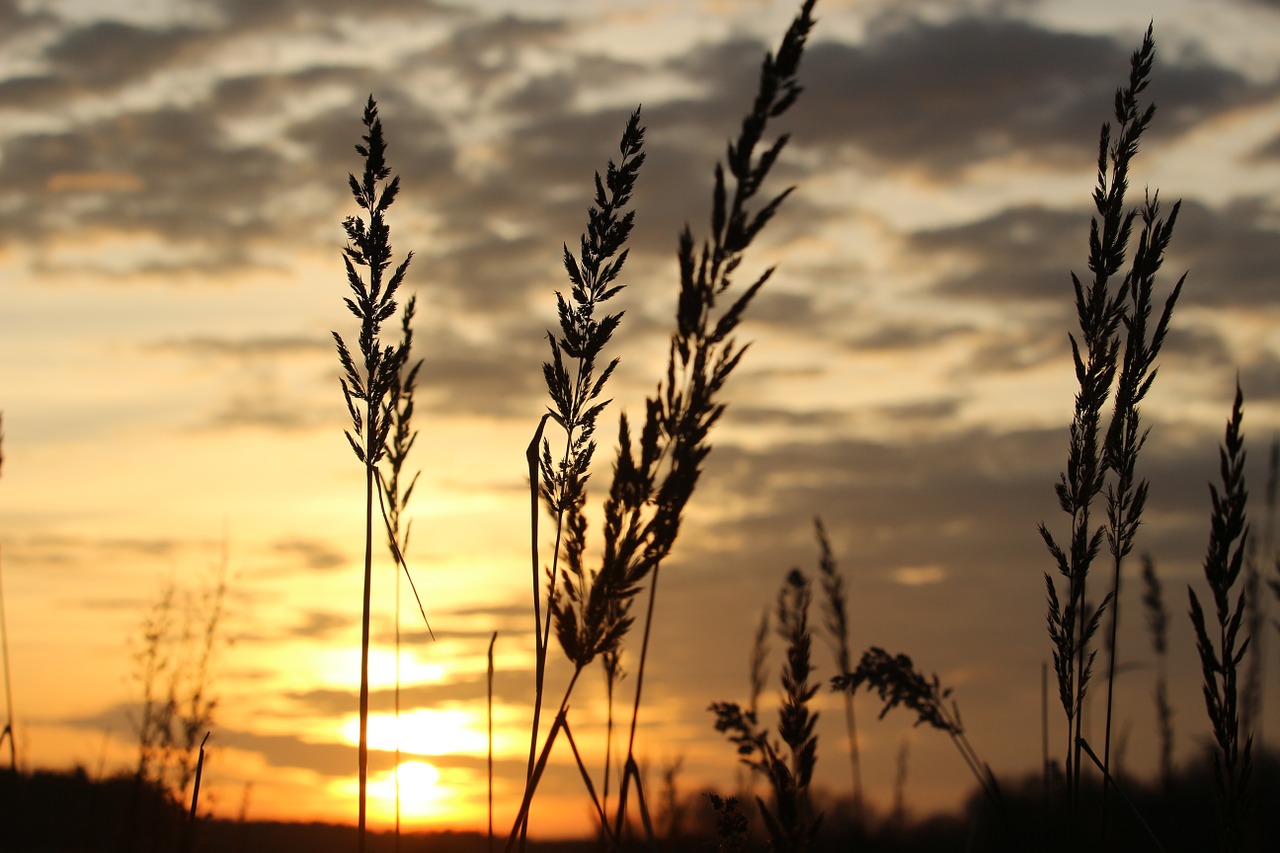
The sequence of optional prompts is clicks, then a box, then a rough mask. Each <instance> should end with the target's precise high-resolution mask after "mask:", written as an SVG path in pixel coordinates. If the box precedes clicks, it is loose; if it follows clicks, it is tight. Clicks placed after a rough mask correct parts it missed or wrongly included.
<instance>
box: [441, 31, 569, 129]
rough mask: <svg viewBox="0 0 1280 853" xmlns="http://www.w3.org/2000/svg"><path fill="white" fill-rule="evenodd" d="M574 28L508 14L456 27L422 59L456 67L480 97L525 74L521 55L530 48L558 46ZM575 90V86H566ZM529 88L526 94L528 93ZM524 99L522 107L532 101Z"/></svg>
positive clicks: (463, 80)
mask: <svg viewBox="0 0 1280 853" xmlns="http://www.w3.org/2000/svg"><path fill="white" fill-rule="evenodd" d="M569 32H571V27H570V26H569V24H568V23H567V22H565V21H557V20H535V19H532V18H522V17H519V16H516V15H510V14H508V15H504V16H503V17H501V18H498V19H496V20H482V21H475V22H473V23H468V24H465V25H463V26H460V27H458V28H457V29H455V30H454V31H453V32H452V33H451V34H450V36H449V38H448V39H446V40H444V41H443V42H441V44H439V45H438V46H436V47H434V48H432V49H431V50H429V51H427V52H425V53H424V54H423V56H422V57H421V60H422V61H423V62H425V63H427V64H430V65H432V66H435V67H439V66H441V65H443V66H446V67H448V68H450V69H452V70H454V71H455V72H456V73H457V75H458V79H459V81H460V83H461V85H463V86H465V87H466V88H467V91H468V94H469V95H471V96H472V97H480V96H483V95H485V94H486V93H488V92H489V91H490V90H492V89H494V88H495V87H498V86H499V84H510V82H511V81H512V80H513V79H518V78H520V77H522V76H523V75H524V70H523V69H522V68H521V64H520V63H521V59H522V58H523V56H524V54H525V53H526V52H528V51H529V49H530V48H542V49H548V50H554V49H557V48H558V46H559V44H560V42H561V40H562V39H563V38H564V36H566V35H567V34H568V33H569ZM566 91H567V92H572V91H573V88H572V87H571V88H569V89H567V90H566ZM528 94H529V93H528V91H527V90H526V91H525V92H524V94H523V96H522V97H523V98H527V97H528ZM515 100H516V101H517V102H520V104H519V105H520V106H521V108H525V109H527V108H531V107H533V106H535V105H534V104H532V103H528V102H521V98H520V97H518V98H516V99H515Z"/></svg>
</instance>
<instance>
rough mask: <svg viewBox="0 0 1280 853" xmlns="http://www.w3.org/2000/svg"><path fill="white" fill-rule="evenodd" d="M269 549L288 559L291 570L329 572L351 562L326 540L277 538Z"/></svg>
mask: <svg viewBox="0 0 1280 853" xmlns="http://www.w3.org/2000/svg"><path fill="white" fill-rule="evenodd" d="M271 550H272V551H273V552H275V553H276V554H280V555H281V556H282V557H283V558H284V559H286V560H287V561H288V563H289V566H290V570H291V571H300V572H329V571H333V570H335V569H341V568H344V567H346V566H349V565H350V564H351V563H350V560H349V559H348V558H347V555H346V554H344V553H343V552H341V551H339V550H337V549H336V548H334V547H333V545H332V544H331V543H330V542H329V541H327V540H323V541H322V540H319V539H304V538H293V539H278V540H276V541H275V542H273V543H272V544H271Z"/></svg>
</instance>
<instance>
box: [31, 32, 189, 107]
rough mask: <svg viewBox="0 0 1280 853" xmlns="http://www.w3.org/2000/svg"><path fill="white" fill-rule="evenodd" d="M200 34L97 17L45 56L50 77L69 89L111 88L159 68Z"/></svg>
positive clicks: (173, 58) (53, 46) (156, 70)
mask: <svg viewBox="0 0 1280 853" xmlns="http://www.w3.org/2000/svg"><path fill="white" fill-rule="evenodd" d="M201 38H202V34H201V33H199V32H198V31H196V30H188V29H172V30H151V29H143V28H140V27H134V26H131V25H129V24H123V23H118V22H116V21H101V22H98V23H94V24H90V25H89V26H87V27H83V28H81V29H76V30H71V31H70V32H68V33H67V34H66V35H65V36H64V37H63V38H62V39H61V40H59V41H58V42H57V43H55V44H54V45H52V46H51V47H49V49H48V50H47V51H46V52H45V56H46V58H47V59H48V60H49V61H50V62H51V63H52V64H53V66H54V68H55V69H56V72H55V73H56V79H58V80H59V81H61V82H65V83H66V84H67V85H68V86H70V87H72V88H73V89H75V90H79V91H83V90H86V89H88V90H95V89H111V88H115V87H117V86H120V85H121V84H123V83H127V82H130V81H132V80H136V79H139V78H143V77H146V76H149V75H151V74H154V73H156V72H159V71H162V70H164V69H165V68H167V67H168V66H170V65H171V64H172V63H173V62H174V61H175V60H177V59H179V58H180V57H181V56H182V54H183V51H184V50H185V49H186V48H188V47H189V46H191V45H192V44H194V43H196V42H198V41H200V40H201Z"/></svg>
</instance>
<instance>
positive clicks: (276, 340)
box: [145, 335, 333, 362]
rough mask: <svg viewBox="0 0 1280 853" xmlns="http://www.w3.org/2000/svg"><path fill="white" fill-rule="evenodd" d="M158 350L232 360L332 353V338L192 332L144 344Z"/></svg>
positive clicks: (255, 359) (269, 358)
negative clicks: (215, 335)
mask: <svg viewBox="0 0 1280 853" xmlns="http://www.w3.org/2000/svg"><path fill="white" fill-rule="evenodd" d="M145 346H146V348H147V349H148V350H150V351H153V352H158V353H175V354H182V355H188V356H191V357H193V358H211V359H229V360H233V361H249V362H252V361H259V360H272V361H274V360H275V359H278V358H282V357H289V356H304V357H307V356H312V355H315V354H316V353H321V352H323V353H324V354H325V355H326V356H327V355H331V354H332V353H333V340H332V339H331V338H322V337H314V338H313V337H302V336H265V335H264V336H258V337H249V338H238V339H236V338H220V337H211V336H207V335H206V336H193V337H189V338H182V339H173V340H165V341H159V342H157V343H154V344H148V345H145Z"/></svg>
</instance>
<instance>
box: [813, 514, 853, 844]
mask: <svg viewBox="0 0 1280 853" xmlns="http://www.w3.org/2000/svg"><path fill="white" fill-rule="evenodd" d="M813 527H814V534H815V535H816V536H817V538H818V548H819V551H820V555H819V560H818V570H819V572H820V574H821V577H822V592H823V603H822V612H823V615H824V616H825V617H826V623H825V625H824V627H825V628H826V633H827V639H828V641H829V642H830V645H831V652H832V654H833V655H834V656H835V659H836V671H837V672H849V671H850V670H851V669H853V658H852V656H851V655H850V654H849V605H848V595H847V593H846V592H845V586H844V578H843V577H841V576H840V570H839V568H838V567H837V566H836V558H835V555H834V554H833V553H832V551H831V542H830V540H829V539H828V538H827V530H826V528H825V527H823V525H822V519H820V518H815V519H814V520H813ZM854 700H855V697H854V695H853V692H852V691H849V692H846V693H845V694H844V722H845V732H846V734H847V735H848V737H849V768H850V771H851V772H852V774H853V819H854V821H855V822H861V821H862V817H863V814H862V811H863V810H862V766H861V761H860V760H859V757H858V721H857V716H856V714H855V709H854V704H855V701H854Z"/></svg>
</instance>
